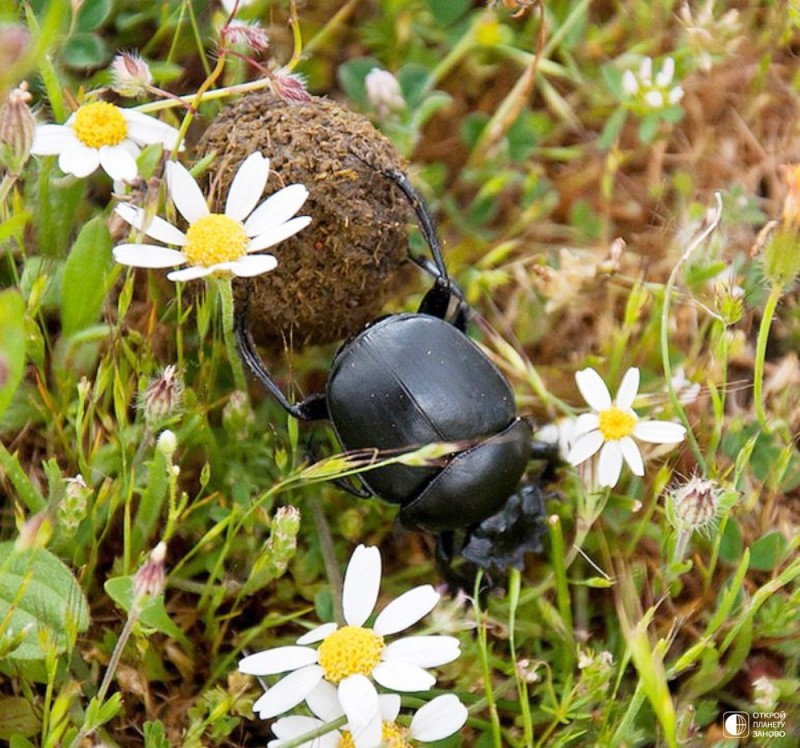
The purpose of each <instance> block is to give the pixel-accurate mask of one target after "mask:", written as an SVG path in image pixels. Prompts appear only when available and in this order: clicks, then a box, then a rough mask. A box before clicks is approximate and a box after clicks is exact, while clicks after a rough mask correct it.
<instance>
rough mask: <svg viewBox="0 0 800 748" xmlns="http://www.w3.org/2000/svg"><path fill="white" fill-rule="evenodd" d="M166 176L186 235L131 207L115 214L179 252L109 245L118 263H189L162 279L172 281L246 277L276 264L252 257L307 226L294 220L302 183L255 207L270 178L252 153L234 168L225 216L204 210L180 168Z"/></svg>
mask: <svg viewBox="0 0 800 748" xmlns="http://www.w3.org/2000/svg"><path fill="white" fill-rule="evenodd" d="M166 174H167V189H168V191H169V194H170V197H171V198H172V201H173V202H174V203H175V207H176V208H177V209H178V212H179V213H180V214H181V215H182V216H183V217H184V218H185V219H186V221H187V223H188V224H189V228H188V229H187V230H186V232H185V233H184V232H183V231H181V230H180V229H178V228H176V227H175V226H173V225H172V224H170V223H168V222H167V221H165V220H163V219H161V218H158V217H156V216H149V215H148V214H147V213H146V212H145V211H144V210H142V208H139V207H137V206H135V205H130V204H128V203H121V204H119V205H118V206H117V207H116V209H115V210H116V213H117V215H119V216H120V217H122V218H123V219H125V220H126V221H127V222H128V223H129V224H131V226H133V227H134V228H135V229H137V230H138V231H142V232H144V233H145V234H146V235H147V236H149V237H151V238H152V239H157V240H158V241H162V242H164V243H165V244H173V245H175V246H177V247H180V249H170V248H169V247H164V246H161V245H158V244H120V245H118V246H116V247H114V259H115V260H116V261H117V262H119V263H121V264H123V265H133V266H134V267H140V268H168V267H174V266H176V265H189V267H187V268H183V269H181V270H173V271H172V272H171V273H169V274H168V275H167V277H168V278H169V279H170V280H174V281H187V280H193V279H194V278H202V277H204V276H206V275H210V274H211V273H233V274H234V275H238V276H240V277H244V278H249V277H252V276H254V275H260V274H261V273H266V272H268V271H270V270H273V269H274V268H275V266H276V265H277V260H276V259H275V258H274V257H273V256H272V255H268V254H254V253H256V252H259V251H260V250H262V249H267V248H268V247H271V246H273V245H275V244H278V243H279V242H282V241H283V240H284V239H288V238H289V237H290V236H294V234H296V233H297V232H298V231H300V230H301V229H304V228H305V227H306V226H308V224H309V223H310V222H311V218H309V217H308V216H298V217H293V216H294V214H295V213H296V212H297V211H298V210H299V209H300V207H301V206H302V205H303V203H304V202H305V201H306V198H307V197H308V190H307V189H306V188H305V187H304V186H303V185H302V184H291V185H289V186H288V187H284V188H283V189H281V190H278V192H276V193H275V194H273V195H271V196H270V197H268V198H267V199H266V200H264V201H263V202H262V203H261V204H260V205H259V206H258V207H256V203H257V202H258V201H259V199H260V198H261V195H262V193H263V192H264V187H265V186H266V184H267V177H268V175H269V159H268V158H264V157H263V156H262V155H261V154H260V153H258V152H255V153H251V154H250V155H249V156H248V157H247V158H246V159H245V160H244V161H243V162H242V163H241V165H240V166H239V170H238V171H237V172H236V176H234V178H233V181H232V182H231V186H230V190H229V191H228V198H227V201H226V203H225V212H224V213H212V212H211V211H210V210H209V209H208V205H207V204H206V200H205V198H204V197H203V193H202V192H201V191H200V187H199V186H198V184H197V182H196V181H195V180H194V177H192V175H191V174H190V173H189V172H188V171H187V170H186V168H185V167H183V166H181V165H180V164H178V163H175V162H173V161H170V162H168V163H167V166H166Z"/></svg>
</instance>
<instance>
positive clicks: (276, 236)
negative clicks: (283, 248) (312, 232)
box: [247, 216, 311, 252]
mask: <svg viewBox="0 0 800 748" xmlns="http://www.w3.org/2000/svg"><path fill="white" fill-rule="evenodd" d="M309 223H311V218H310V217H309V216H298V217H297V218H292V220H291V221H286V223H282V224H280V226H276V227H275V228H274V229H273V230H271V231H267V232H266V233H265V234H259V235H258V236H254V237H253V238H252V239H251V240H250V243H249V244H248V245H247V251H248V252H258V251H259V250H260V249H267V248H268V247H272V246H274V245H275V244H277V243H278V242H282V241H283V240H284V239H288V238H289V237H290V236H294V235H295V234H296V233H297V232H298V231H302V230H303V229H304V228H305V227H306V226H308V224H309Z"/></svg>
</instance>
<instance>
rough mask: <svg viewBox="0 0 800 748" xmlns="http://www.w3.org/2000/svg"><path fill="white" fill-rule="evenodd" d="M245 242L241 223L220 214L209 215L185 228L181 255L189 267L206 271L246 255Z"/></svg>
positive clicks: (246, 240) (246, 238) (247, 240)
mask: <svg viewBox="0 0 800 748" xmlns="http://www.w3.org/2000/svg"><path fill="white" fill-rule="evenodd" d="M248 242H249V239H248V237H247V233H246V232H245V230H244V226H243V225H242V222H241V221H237V220H236V219H235V218H230V217H229V216H226V215H223V214H221V213H210V214H209V215H207V216H203V217H202V218H198V219H197V220H196V221H195V222H194V223H193V224H192V225H191V226H189V228H188V230H187V231H186V245H185V246H184V248H183V252H184V254H185V255H186V259H187V260H188V261H189V263H190V264H192V265H199V266H201V267H206V268H209V267H212V266H213V265H217V264H219V263H221V262H233V261H234V260H238V259H239V258H240V257H241V256H242V255H244V254H246V253H247V244H248Z"/></svg>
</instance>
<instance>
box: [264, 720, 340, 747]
mask: <svg viewBox="0 0 800 748" xmlns="http://www.w3.org/2000/svg"><path fill="white" fill-rule="evenodd" d="M324 724H325V723H324V722H323V721H322V720H319V719H314V718H313V717H301V716H297V715H294V714H293V715H291V716H289V717H281V718H280V719H279V720H276V721H275V722H274V723H273V724H272V726H271V729H272V732H273V733H274V734H275V736H276V737H278V738H280V740H270V741H269V743H267V746H271V747H272V748H280V746H281V745H283V744H284V743H286V742H288V741H290V740H294V738H299V737H300V736H301V735H305V734H306V733H307V732H311V731H312V730H316V729H319V728H320V727H322V725H324ZM315 742H316V741H315ZM303 745H305V746H309V747H310V746H313V745H314V743H303ZM334 745H335V744H334ZM315 748H316V747H315Z"/></svg>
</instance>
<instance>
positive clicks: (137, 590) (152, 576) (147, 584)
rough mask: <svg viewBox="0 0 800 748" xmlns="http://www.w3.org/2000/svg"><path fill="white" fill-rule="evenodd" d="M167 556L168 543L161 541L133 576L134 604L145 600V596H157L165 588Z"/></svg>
mask: <svg viewBox="0 0 800 748" xmlns="http://www.w3.org/2000/svg"><path fill="white" fill-rule="evenodd" d="M166 557H167V545H166V543H164V542H163V541H162V542H160V543H159V544H158V545H157V546H156V547H155V548H153V550H152V551H151V552H150V558H148V559H147V561H146V562H145V563H144V565H143V566H142V567H141V568H140V569H139V571H137V572H136V576H134V578H133V600H134V605H138V604H139V603H141V602H144V598H145V597H148V598H152V597H156V595H160V594H161V591H162V590H163V589H164V583H165V582H166V577H167V575H166V571H165V569H164V559H165V558H166Z"/></svg>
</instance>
